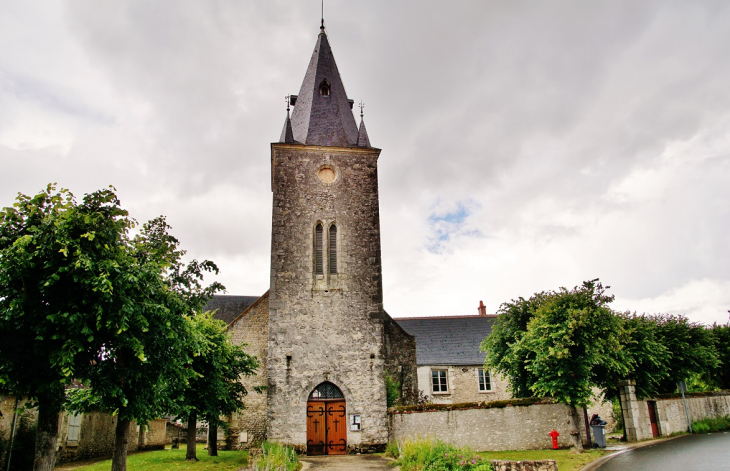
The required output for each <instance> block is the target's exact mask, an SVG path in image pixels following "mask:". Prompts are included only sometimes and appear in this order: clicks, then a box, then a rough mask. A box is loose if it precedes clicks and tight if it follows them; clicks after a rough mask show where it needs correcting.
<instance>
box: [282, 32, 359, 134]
mask: <svg viewBox="0 0 730 471" xmlns="http://www.w3.org/2000/svg"><path fill="white" fill-rule="evenodd" d="M320 31H321V32H320V34H319V37H318V38H317V44H316V45H315V46H314V52H313V53H312V58H311V60H310V61H309V67H308V68H307V72H306V74H305V75H304V82H302V88H301V89H300V90H299V95H297V96H296V97H294V96H292V98H294V100H293V103H292V104H293V105H294V112H293V113H292V117H291V127H292V131H293V140H294V141H296V142H299V143H302V144H305V145H313V146H333V147H353V146H357V145H358V129H357V124H356V123H355V118H354V116H353V115H352V105H353V101H352V100H349V99H348V98H347V93H346V92H345V86H344V85H343V84H342V79H341V78H340V72H339V70H338V69H337V64H336V63H335V57H334V56H333V55H332V49H331V48H330V44H329V41H328V40H327V34H326V33H325V32H324V26H322V28H321V29H320ZM285 126H286V125H285ZM286 133H287V131H286V127H285V130H284V132H283V133H282V137H286ZM281 142H287V141H286V140H282V141H281Z"/></svg>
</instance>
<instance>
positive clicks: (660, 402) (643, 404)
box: [627, 394, 730, 440]
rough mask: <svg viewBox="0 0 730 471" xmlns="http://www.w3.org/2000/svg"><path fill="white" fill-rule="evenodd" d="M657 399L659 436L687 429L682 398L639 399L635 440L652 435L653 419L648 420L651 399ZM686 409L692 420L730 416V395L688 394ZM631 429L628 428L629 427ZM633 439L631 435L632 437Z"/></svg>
mask: <svg viewBox="0 0 730 471" xmlns="http://www.w3.org/2000/svg"><path fill="white" fill-rule="evenodd" d="M651 401H655V402H656V410H657V428H658V429H659V436H660V437H667V436H669V435H671V434H673V433H676V432H687V431H688V426H687V415H686V414H685V411H684V403H683V402H682V398H681V397H679V398H669V399H646V400H641V401H636V402H637V409H638V412H639V413H638V417H637V420H636V422H637V424H636V426H635V429H636V437H635V438H634V439H635V440H645V439H647V438H652V437H653V434H652V431H651V422H650V420H649V402H651ZM687 411H688V412H689V420H690V421H691V422H697V421H698V420H703V419H708V418H715V417H723V416H728V415H730V394H727V395H722V396H706V397H696V396H695V397H687ZM627 432H628V430H627ZM630 439H631V437H630Z"/></svg>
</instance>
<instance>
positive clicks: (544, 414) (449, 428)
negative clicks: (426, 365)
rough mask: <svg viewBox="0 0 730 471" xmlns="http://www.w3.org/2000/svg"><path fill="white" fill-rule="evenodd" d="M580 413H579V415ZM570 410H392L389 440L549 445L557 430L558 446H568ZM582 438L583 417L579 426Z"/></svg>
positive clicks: (480, 447)
mask: <svg viewBox="0 0 730 471" xmlns="http://www.w3.org/2000/svg"><path fill="white" fill-rule="evenodd" d="M580 415H581V416H582V413H581V414H580ZM571 420H572V419H571V416H570V409H569V408H568V407H567V406H565V405H563V404H532V405H508V406H506V407H494V408H486V409H485V408H473V409H456V410H429V411H422V412H421V411H405V412H397V411H391V412H390V413H389V430H390V440H391V441H392V440H399V441H402V440H418V439H429V438H432V439H439V440H442V441H444V442H446V443H450V444H452V445H455V446H458V447H463V446H468V447H470V448H471V449H472V450H474V451H503V450H539V449H545V448H552V440H551V438H550V436H549V435H548V433H550V431H551V430H552V429H555V430H557V431H558V433H560V437H559V438H558V443H559V445H560V446H561V447H567V446H569V445H570V430H571ZM578 428H579V430H580V432H581V439H582V441H583V442H584V443H586V441H585V425H584V423H583V420H582V417H581V420H580V423H579V426H578Z"/></svg>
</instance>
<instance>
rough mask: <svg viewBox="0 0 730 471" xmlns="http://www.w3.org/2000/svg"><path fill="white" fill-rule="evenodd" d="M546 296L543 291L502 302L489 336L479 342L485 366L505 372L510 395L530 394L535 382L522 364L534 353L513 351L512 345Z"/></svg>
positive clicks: (525, 395) (523, 332) (519, 337)
mask: <svg viewBox="0 0 730 471" xmlns="http://www.w3.org/2000/svg"><path fill="white" fill-rule="evenodd" d="M548 296H549V293H546V292H544V291H543V292H541V293H536V294H534V295H533V296H532V297H530V299H527V300H526V299H524V298H522V297H520V298H519V299H517V300H514V299H513V300H512V301H511V302H509V303H503V304H502V305H501V306H500V307H499V311H498V312H497V314H498V316H497V320H496V321H495V323H494V325H493V326H492V333H491V335H489V336H488V337H487V338H486V339H484V341H483V342H482V345H481V350H482V351H483V352H485V353H486V354H487V356H486V360H485V365H486V367H487V368H489V369H491V370H493V371H499V372H502V373H503V374H505V375H506V377H507V379H508V381H509V390H510V393H511V394H512V396H514V397H530V396H532V391H531V390H530V385H531V384H533V383H534V382H535V377H534V375H533V374H532V373H531V372H530V371H528V370H527V369H525V363H527V362H529V361H530V359H531V358H532V357H533V356H534V355H532V353H531V352H529V351H524V350H520V351H517V350H515V349H513V348H512V345H514V344H515V343H517V342H518V341H519V340H520V339H521V338H522V336H523V335H525V333H526V332H527V324H528V323H529V322H530V320H531V319H532V318H533V317H534V316H535V311H536V310H537V308H539V307H540V306H541V305H542V304H543V303H544V302H545V300H546V299H547V297H548Z"/></svg>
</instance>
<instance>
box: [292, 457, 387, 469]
mask: <svg viewBox="0 0 730 471" xmlns="http://www.w3.org/2000/svg"><path fill="white" fill-rule="evenodd" d="M299 461H301V462H302V463H303V464H304V467H303V468H302V471H307V470H310V469H311V470H319V469H327V470H330V471H358V470H361V469H366V470H383V471H385V470H388V471H397V470H400V468H398V467H394V466H389V465H388V463H389V462H390V460H388V459H387V458H385V457H383V456H381V455H333V456H300V457H299Z"/></svg>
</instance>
